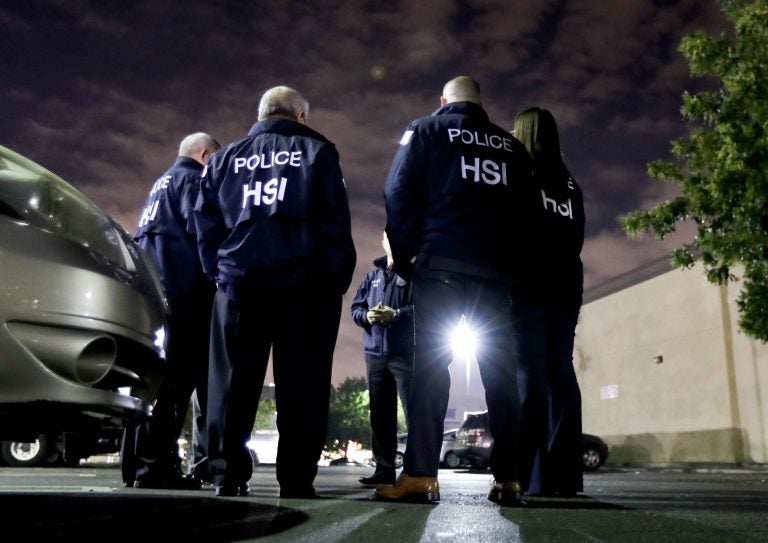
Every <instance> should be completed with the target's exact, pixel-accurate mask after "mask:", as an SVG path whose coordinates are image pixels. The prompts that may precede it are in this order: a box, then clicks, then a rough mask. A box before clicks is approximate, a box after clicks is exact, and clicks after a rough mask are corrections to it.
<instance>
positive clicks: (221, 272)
mask: <svg viewBox="0 0 768 543" xmlns="http://www.w3.org/2000/svg"><path fill="white" fill-rule="evenodd" d="M194 216H195V226H196V229H197V234H198V243H199V250H200V257H201V260H202V261H203V268H204V270H205V273H206V274H208V275H209V276H211V277H214V278H215V279H216V281H217V282H218V283H219V284H220V286H221V285H222V284H223V285H224V288H225V290H226V292H227V293H228V294H230V295H232V296H234V297H237V296H238V294H237V293H238V292H243V291H245V290H249V289H251V288H270V287H282V286H290V285H293V284H296V283H299V282H304V281H307V280H312V279H318V280H321V281H325V282H327V284H328V285H329V287H330V288H331V289H333V290H334V291H336V292H338V293H340V294H341V293H344V292H346V290H347V289H348V288H349V284H350V282H351V280H352V272H353V271H354V268H355V259H356V254H355V247H354V244H353V241H352V233H351V220H350V213H349V203H348V200H347V190H346V186H345V184H344V178H343V176H342V173H341V167H340V165H339V155H338V153H337V151H336V147H335V146H334V145H333V144H332V143H331V142H329V141H328V140H327V139H326V138H325V137H323V136H322V135H320V134H319V133H317V132H316V131H314V130H312V129H311V128H309V127H307V126H305V125H303V124H301V123H298V122H295V121H291V120H287V119H282V118H270V119H266V120H264V121H261V122H258V123H256V124H255V125H253V127H252V128H251V130H250V132H249V133H248V137H247V138H245V139H243V140H240V141H237V142H234V143H232V144H230V145H228V146H227V147H226V148H224V149H222V150H221V151H218V152H217V153H214V155H213V156H212V157H211V158H210V160H209V161H208V166H207V169H206V172H205V173H204V174H203V178H202V183H201V190H200V195H199V197H198V200H197V203H196V205H195V213H194Z"/></svg>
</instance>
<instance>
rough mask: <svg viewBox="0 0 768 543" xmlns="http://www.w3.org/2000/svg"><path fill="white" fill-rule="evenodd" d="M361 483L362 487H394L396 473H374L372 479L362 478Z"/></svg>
mask: <svg viewBox="0 0 768 543" xmlns="http://www.w3.org/2000/svg"><path fill="white" fill-rule="evenodd" d="M358 481H360V484H361V485H366V486H368V485H374V486H378V485H393V484H395V474H394V473H383V472H381V473H374V474H373V475H371V476H370V477H360V479H358Z"/></svg>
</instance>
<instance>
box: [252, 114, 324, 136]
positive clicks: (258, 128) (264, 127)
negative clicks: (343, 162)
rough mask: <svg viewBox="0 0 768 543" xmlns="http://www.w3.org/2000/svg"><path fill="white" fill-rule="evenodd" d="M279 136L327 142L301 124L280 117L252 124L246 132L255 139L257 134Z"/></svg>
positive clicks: (317, 133)
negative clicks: (303, 137) (301, 137)
mask: <svg viewBox="0 0 768 543" xmlns="http://www.w3.org/2000/svg"><path fill="white" fill-rule="evenodd" d="M266 133H271V134H279V135H281V136H305V137H307V138H313V139H316V140H321V141H328V140H327V139H326V138H325V136H323V135H322V134H320V133H319V132H316V131H315V130H312V129H311V128H310V127H308V126H307V125H305V124H301V123H299V122H296V121H292V120H290V119H284V118H282V117H270V118H269V119H264V120H263V121H259V122H257V123H256V124H254V125H253V126H252V127H251V129H250V130H249V131H248V136H250V137H255V136H258V135H259V134H266Z"/></svg>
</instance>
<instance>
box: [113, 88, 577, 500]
mask: <svg viewBox="0 0 768 543" xmlns="http://www.w3.org/2000/svg"><path fill="white" fill-rule="evenodd" d="M440 100H441V103H440V108H439V109H437V110H436V111H435V112H434V113H432V114H431V115H430V116H427V117H423V118H420V119H417V120H415V121H414V122H412V123H411V124H410V125H409V126H408V127H407V129H406V130H405V132H404V134H403V136H402V138H401V140H400V145H399V148H398V150H397V152H396V154H395V157H394V160H393V163H392V166H391V169H390V172H389V175H388V177H387V179H386V182H385V185H384V201H385V207H386V217H387V222H386V225H385V234H384V238H383V245H384V248H385V250H386V252H387V257H386V258H383V259H379V260H378V261H377V262H376V266H375V269H374V271H373V272H371V273H369V274H368V275H367V276H366V279H365V280H364V282H363V284H362V285H361V287H360V288H359V289H358V292H357V294H356V296H355V301H354V302H353V305H352V317H353V319H354V320H355V322H356V323H357V324H358V325H360V326H361V327H363V328H364V329H365V333H366V367H367V370H368V379H369V387H370V390H371V424H372V429H373V442H374V455H375V458H376V461H377V471H376V473H375V474H374V475H373V476H372V477H369V478H362V479H361V482H362V483H363V484H370V485H374V486H375V489H374V492H373V497H374V498H375V499H379V500H395V501H421V502H436V501H438V500H439V499H440V493H439V483H438V480H437V475H438V467H439V454H440V448H441V444H442V436H443V420H444V418H445V414H446V410H447V405H448V395H449V388H450V374H449V369H448V367H449V364H450V363H451V359H452V352H451V344H450V337H449V335H450V333H451V331H452V330H453V329H454V328H455V326H456V325H457V324H458V323H459V321H460V320H465V321H466V322H468V323H469V324H470V326H472V327H473V329H474V330H475V331H476V333H477V352H476V358H477V361H478V365H479V369H480V373H481V377H482V381H483V384H484V387H485V394H486V402H487V405H488V413H489V420H490V426H491V432H492V435H493V437H494V440H495V443H494V447H493V451H492V454H491V471H492V473H493V476H494V479H495V480H494V483H493V485H492V488H491V491H490V493H489V495H488V499H490V500H492V501H494V502H497V503H499V504H502V505H510V506H517V505H522V504H523V503H524V502H523V496H524V493H528V494H537V495H563V496H572V495H576V494H577V493H578V492H581V491H582V481H581V465H580V462H579V457H578V451H579V445H578V443H579V442H580V439H581V404H580V396H579V391H578V383H577V382H576V377H575V373H574V372H573V367H572V358H571V353H572V349H573V334H574V329H575V324H576V318H577V316H578V311H579V307H580V304H581V285H582V282H583V279H582V275H583V274H582V269H581V261H580V258H579V253H580V250H581V243H582V240H583V234H584V213H583V203H582V196H581V192H580V189H579V187H578V185H577V184H576V183H575V181H574V180H573V178H572V177H571V176H570V173H568V171H567V168H565V165H564V164H563V163H562V158H561V156H560V148H559V139H558V135H557V128H556V125H555V124H554V119H553V118H552V117H551V114H549V112H548V111H546V110H543V109H540V108H531V109H530V110H526V111H525V112H521V113H520V114H518V117H517V119H516V124H515V131H513V133H512V134H511V133H510V132H509V131H507V130H504V129H502V128H501V127H499V126H497V125H495V124H493V123H492V122H491V121H490V120H489V118H488V115H487V113H486V111H485V110H484V108H483V106H482V99H481V94H480V88H479V85H478V84H477V82H475V81H474V80H473V79H472V78H470V77H467V76H459V77H455V78H453V79H451V80H450V81H448V82H447V83H446V84H445V86H444V87H443V92H442V96H441V98H440ZM308 113H309V105H308V102H307V101H306V99H305V98H304V97H303V96H302V95H301V94H300V93H299V92H297V91H296V90H294V89H292V88H289V87H285V86H278V87H274V88H271V89H269V90H267V91H266V92H265V93H264V95H263V96H262V98H261V101H260V103H259V111H258V121H257V122H256V123H255V124H254V125H253V126H252V128H251V130H250V131H249V133H248V136H247V137H246V138H244V139H242V140H240V141H236V142H233V143H230V144H228V145H226V146H225V147H223V148H222V147H221V146H220V144H219V143H218V142H217V141H216V140H215V139H214V138H212V137H211V136H210V135H208V134H206V133H202V132H201V133H196V134H192V135H190V136H187V137H186V138H184V140H183V141H182V142H181V144H180V147H179V156H178V158H177V160H176V162H175V163H174V164H173V166H172V167H171V168H170V169H169V170H168V171H167V172H165V173H164V175H163V176H161V178H160V179H158V181H157V182H155V184H154V185H153V187H152V190H151V192H150V194H149V196H148V198H147V203H146V205H145V208H144V210H143V211H142V213H141V216H140V219H139V225H138V228H137V230H136V234H135V237H136V240H137V242H138V243H139V245H140V246H141V247H142V249H143V250H144V251H146V252H147V254H148V255H149V256H150V257H151V258H152V259H153V261H154V262H155V264H156V267H157V269H158V272H159V274H160V279H161V281H162V284H163V286H164V287H165V291H166V295H167V297H168V302H169V306H170V316H169V333H168V344H167V349H166V353H167V373H166V377H165V379H164V381H163V384H162V387H161V389H160V392H159V394H158V397H157V401H156V404H155V407H154V411H153V415H152V417H151V418H150V419H149V420H147V421H145V422H143V423H141V424H139V425H137V426H136V427H132V428H129V429H128V430H126V435H125V439H124V443H123V451H122V458H121V460H122V470H123V478H124V481H125V483H126V484H127V485H130V486H135V487H138V488H175V489H196V488H200V486H201V480H202V479H204V480H208V481H210V482H212V483H213V484H214V485H215V487H216V495H218V496H246V495H248V493H249V487H248V481H249V480H250V478H251V476H252V470H253V464H252V460H251V456H250V453H249V451H248V448H247V445H246V443H247V441H248V440H249V438H250V435H251V431H252V429H253V425H254V421H255V416H256V410H257V407H258V402H259V394H258V392H254V391H259V390H261V385H262V384H263V381H264V378H265V375H266V370H267V366H268V362H269V357H270V352H271V353H272V361H273V372H274V379H275V401H276V408H277V420H276V424H277V428H278V431H279V442H278V450H277V460H276V476H277V480H278V483H279V486H280V497H281V498H304V499H310V498H315V497H317V496H318V495H317V494H316V491H315V488H314V479H315V476H316V475H317V462H318V460H319V459H320V455H321V453H322V449H323V446H324V443H325V437H326V428H327V418H328V404H329V394H330V390H331V368H332V360H333V352H334V349H335V344H336V339H337V335H338V329H339V322H340V318H341V312H342V296H343V295H344V294H345V292H346V291H347V289H348V288H349V285H350V282H351V279H352V274H353V271H354V269H355V264H356V251H355V247H354V244H353V240H352V233H351V218H350V210H349V203H348V198H347V192H346V185H345V181H344V178H343V175H342V171H341V167H340V161H339V155H338V152H337V150H336V147H335V146H334V145H333V143H331V142H330V141H328V140H327V139H326V138H325V137H324V136H323V135H321V134H319V133H318V132H316V131H315V130H313V129H311V128H309V127H308V126H307V117H308ZM518 120H520V125H519V126H518V122H517V121H518ZM525 134H528V135H529V136H530V137H529V139H530V141H526V137H525ZM548 134H549V135H548ZM552 135H553V136H554V143H553V142H552ZM553 146H555V147H556V149H554V150H553V149H552V147H553ZM555 156H556V158H553V157H555ZM390 284H391V285H396V286H397V287H398V290H397V291H394V290H393V289H391V288H390V289H389V290H387V289H386V288H385V287H386V285H390ZM363 287H365V288H363ZM406 287H407V288H406ZM566 290H567V292H565V291H566ZM393 292H395V294H393ZM564 292H565V294H564ZM385 295H386V296H388V298H387V299H386V300H385V299H384V296H385ZM393 296H396V298H393ZM406 298H407V299H406ZM374 300H378V302H376V303H374V302H373V301H374ZM563 300H566V302H563ZM561 302H563V303H561ZM393 327H394V328H396V329H399V330H400V331H399V332H398V336H399V337H401V338H406V341H405V344H404V345H388V346H387V349H386V351H383V350H381V349H380V348H379V347H378V345H381V340H382V338H383V337H384V336H385V335H387V334H388V332H387V330H388V329H390V328H393ZM403 330H404V331H403ZM389 335H390V336H392V334H389ZM369 336H370V338H369ZM374 336H376V337H378V339H374ZM409 336H410V337H409ZM569 346H570V349H569ZM382 359H383V362H384V363H382ZM398 393H399V394H400V396H401V397H402V398H403V400H404V401H403V405H404V406H406V417H407V424H408V445H407V448H406V451H405V457H404V464H403V470H402V472H401V473H400V476H399V477H397V478H396V477H395V470H394V454H395V448H396V444H395V443H394V440H395V429H396V401H397V395H398ZM193 396H195V397H194V399H195V400H196V402H197V403H198V404H199V406H200V412H201V414H202V415H203V416H200V417H198V418H197V419H196V420H197V421H198V427H197V430H198V431H199V434H200V438H199V441H200V443H202V444H203V445H204V446H203V448H204V450H205V455H206V456H205V457H204V458H201V462H200V463H199V464H197V465H196V466H195V471H194V472H193V474H191V475H186V474H183V473H182V472H181V470H180V467H179V462H178V450H177V444H176V442H177V440H178V437H179V435H180V434H181V429H182V427H183V424H184V420H185V417H186V414H187V410H188V406H189V404H190V398H193ZM392 398H394V402H395V403H393V402H392ZM381 402H384V404H381ZM380 404H381V405H386V407H384V408H381V407H376V406H379V405H380ZM393 405H394V406H395V408H394V411H393V409H392V406H393ZM380 428H386V429H385V430H380ZM574 440H575V441H574ZM574 443H576V445H575V448H574ZM574 468H575V469H574Z"/></svg>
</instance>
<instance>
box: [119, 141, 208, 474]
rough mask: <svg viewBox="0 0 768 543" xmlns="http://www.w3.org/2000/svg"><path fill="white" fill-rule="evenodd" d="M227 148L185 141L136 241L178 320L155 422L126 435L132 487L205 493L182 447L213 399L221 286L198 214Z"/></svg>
mask: <svg viewBox="0 0 768 543" xmlns="http://www.w3.org/2000/svg"><path fill="white" fill-rule="evenodd" d="M220 148H221V146H220V145H219V143H218V142H217V141H216V140H215V139H213V138H212V137H211V136H210V135H209V134H207V133H205V132H196V133H194V134H190V135H188V136H186V137H185V138H184V139H182V140H181V143H180V144H179V153H178V157H177V158H176V161H175V162H174V164H173V166H171V167H170V168H169V169H168V170H167V171H166V172H165V173H164V174H163V175H162V176H160V177H159V178H158V179H157V180H156V181H155V182H154V183H153V185H152V188H151V189H150V191H149V196H148V197H147V201H146V204H145V206H144V209H143V210H142V212H141V215H140V217H139V224H138V227H137V229H136V234H135V239H136V241H137V242H138V244H139V246H140V247H141V248H142V249H143V250H144V251H145V252H146V253H147V254H148V255H149V257H150V259H151V260H152V262H153V263H154V264H155V267H156V268H157V271H158V274H159V276H160V282H161V283H162V284H163V288H164V290H165V293H166V296H167V297H168V305H169V308H170V315H169V318H168V324H169V326H168V346H167V349H166V353H167V354H166V362H167V365H166V374H165V378H164V379H163V383H162V385H161V388H160V391H159V392H158V397H157V401H156V403H155V407H154V409H153V412H152V418H151V419H149V420H148V421H147V422H146V423H144V424H142V425H139V426H138V427H137V428H136V430H135V434H134V433H133V429H129V430H126V433H125V439H124V442H123V447H122V457H121V468H122V472H123V481H124V482H125V484H126V485H128V486H131V485H133V486H135V487H137V488H171V489H197V488H200V485H201V481H200V480H198V479H197V478H195V477H185V476H184V475H183V474H182V473H181V469H180V467H179V454H178V440H179V436H180V435H181V430H182V428H183V426H184V420H185V419H186V416H187V410H188V409H189V403H190V398H191V396H192V393H193V392H195V394H196V396H197V401H199V402H200V404H201V406H204V405H205V399H206V389H207V383H208V330H209V328H210V319H211V306H212V304H213V293H214V291H215V285H214V284H213V282H212V281H210V280H209V279H208V278H207V277H206V276H205V274H204V273H203V269H202V266H201V264H200V258H199V256H198V253H197V239H196V235H195V229H194V223H193V221H192V208H193V207H194V204H195V202H196V201H197V193H198V191H199V189H200V175H201V174H202V172H203V167H204V166H205V164H206V162H207V161H208V157H210V156H211V154H213V153H214V152H215V151H218V150H219V149H220ZM134 438H135V447H134V443H133V440H134Z"/></svg>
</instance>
